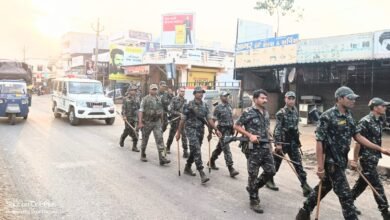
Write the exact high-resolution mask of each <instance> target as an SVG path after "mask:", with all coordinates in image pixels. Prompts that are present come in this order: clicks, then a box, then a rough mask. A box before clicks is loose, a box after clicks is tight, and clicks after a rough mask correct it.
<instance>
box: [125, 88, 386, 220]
mask: <svg viewBox="0 0 390 220" xmlns="http://www.w3.org/2000/svg"><path fill="white" fill-rule="evenodd" d="M137 89H138V87H137V86H131V87H130V88H129V91H128V96H127V97H126V98H125V100H124V102H123V106H122V116H123V119H124V121H125V129H124V131H123V134H122V136H121V138H120V146H121V147H123V146H124V140H125V138H126V137H127V136H131V137H132V139H133V147H132V150H133V151H135V152H139V151H140V150H139V149H138V147H137V142H138V140H139V135H138V131H139V130H141V131H142V144H141V157H140V159H141V161H144V162H146V161H147V158H146V146H147V143H148V139H149V136H150V134H151V132H153V134H154V137H155V140H156V145H157V149H158V156H159V161H160V165H164V164H168V163H170V160H168V159H167V158H166V155H167V154H169V153H170V151H171V145H172V143H173V140H174V139H176V141H179V140H180V138H181V140H182V148H183V157H184V158H187V162H186V164H185V167H184V173H185V174H187V175H190V176H196V173H195V172H194V171H193V170H192V168H191V167H192V164H193V163H195V166H196V169H197V170H198V172H199V175H200V178H201V183H202V184H205V183H206V182H207V181H209V178H208V177H207V176H206V174H205V172H204V171H203V169H204V166H203V162H202V156H201V155H202V154H201V145H202V142H203V137H204V131H205V127H206V128H207V129H208V136H207V139H208V141H209V145H210V140H211V138H212V134H215V135H216V136H218V138H219V142H218V145H217V146H216V148H215V150H214V151H213V152H212V154H211V152H210V146H209V158H208V159H207V161H208V162H207V166H208V168H209V169H214V170H218V169H219V168H218V167H217V166H216V164H215V161H216V160H217V158H218V156H219V155H220V154H221V153H222V152H223V153H224V158H225V162H226V165H227V167H228V170H229V174H230V176H231V177H235V176H237V175H238V174H239V173H238V171H237V170H235V169H234V168H233V159H232V154H231V151H230V147H229V142H230V141H232V140H240V145H239V146H240V147H241V150H242V152H243V153H244V154H245V156H246V158H247V170H248V185H247V187H246V190H247V192H248V194H249V200H250V208H251V209H252V210H253V211H255V212H257V213H263V209H262V207H261V205H260V198H259V195H258V192H259V189H260V188H262V187H263V186H267V187H268V188H270V189H272V190H278V187H277V186H276V185H275V182H274V180H273V177H274V175H275V174H276V172H277V171H278V170H279V167H280V164H281V162H282V161H283V160H286V161H287V163H288V164H289V166H290V167H291V169H292V170H293V172H294V173H295V174H296V176H297V178H298V180H299V181H300V183H301V187H302V192H303V195H304V196H305V197H307V199H306V201H305V202H304V204H303V207H302V208H301V209H300V210H299V212H298V214H297V216H296V219H297V220H306V219H310V214H311V212H312V211H313V210H314V208H315V207H316V206H317V211H316V215H317V216H316V217H317V218H318V214H319V204H320V201H321V199H322V198H324V197H325V195H326V194H327V193H328V192H329V191H330V190H332V189H333V191H334V192H335V193H336V195H337V196H338V197H339V201H340V204H341V207H342V212H343V216H344V218H345V219H351V220H352V219H353V220H354V219H358V215H359V214H360V211H359V210H358V209H357V208H356V207H355V206H354V200H356V199H357V197H358V196H359V195H360V194H361V193H362V192H363V191H364V190H365V188H366V187H367V186H370V187H371V189H372V190H373V192H374V198H375V200H376V202H377V204H378V209H379V210H380V212H381V214H382V216H383V218H384V219H387V220H389V219H390V213H389V211H388V208H389V205H388V202H387V198H386V196H385V193H384V188H383V186H382V183H381V181H380V179H379V175H378V173H377V171H376V167H377V165H378V161H379V159H380V158H381V155H382V153H383V154H385V155H390V151H389V150H386V149H385V148H383V147H381V144H382V143H381V139H382V129H383V125H384V120H383V116H384V114H385V112H386V106H387V105H388V104H389V103H387V102H385V101H384V100H382V99H380V98H373V99H372V100H371V101H370V102H369V104H368V107H369V109H370V113H369V114H368V115H367V116H365V117H363V118H362V119H361V120H360V121H359V122H358V123H355V121H354V119H353V118H352V114H351V109H352V108H353V107H354V103H355V101H356V99H357V98H358V97H359V96H358V95H356V94H355V93H354V92H353V91H352V90H351V89H350V88H348V87H345V86H343V87H340V88H338V89H337V90H336V92H335V101H336V104H335V105H334V106H333V107H332V108H330V109H328V110H327V111H325V112H324V113H323V114H322V115H321V116H320V119H319V122H318V125H317V129H316V132H315V134H316V141H317V145H316V154H317V175H318V177H319V179H320V182H319V184H318V185H317V186H316V187H314V189H312V188H311V187H310V186H309V185H308V183H307V181H306V176H307V174H306V172H305V171H304V169H303V166H302V157H301V156H302V151H301V149H300V148H301V143H300V141H299V130H298V111H297V109H296V107H295V105H296V95H295V93H294V92H292V91H289V92H287V93H285V99H284V101H285V106H284V107H283V108H281V109H280V110H279V111H278V112H277V113H276V125H275V128H274V131H273V135H271V130H270V118H269V113H268V111H267V109H266V104H267V102H268V100H267V98H268V94H267V92H266V91H265V90H263V89H259V90H256V91H254V93H253V103H254V105H253V106H252V107H249V108H247V109H246V110H245V111H244V112H243V113H242V115H241V116H240V117H239V118H238V120H237V121H236V122H233V113H232V107H231V105H230V104H229V101H228V100H229V99H228V97H229V95H230V94H229V93H228V92H222V93H221V94H220V101H221V102H220V103H217V104H216V106H215V109H214V112H213V113H212V112H211V110H210V108H209V106H208V105H207V104H206V103H205V102H203V101H202V99H203V95H204V93H205V90H203V89H202V88H201V87H196V88H195V89H194V91H193V95H194V99H193V100H191V101H189V102H187V100H186V99H185V98H184V95H185V90H184V88H180V89H179V90H178V91H177V96H175V97H174V96H173V94H172V92H171V91H169V92H168V87H167V85H166V83H165V82H164V81H161V82H160V84H159V86H158V85H156V84H152V85H150V87H149V94H148V95H147V96H145V97H143V98H142V100H141V99H140V97H139V96H137ZM216 122H217V123H216ZM168 123H169V124H170V130H169V137H168V140H167V143H166V145H164V141H163V132H164V131H165V130H166V128H167V125H168ZM235 132H236V135H237V133H240V134H242V137H240V138H235V136H233V135H234V133H235ZM351 138H354V139H355V141H356V142H357V143H356V146H355V148H354V157H353V159H352V160H348V152H349V150H350V144H351ZM271 143H274V146H275V147H274V148H273V147H272V144H271ZM178 150H179V148H178ZM188 150H189V151H188ZM178 153H179V152H178ZM286 154H287V155H288V157H289V159H287V158H286ZM179 157H180V156H179ZM179 161H180V160H179ZM348 165H349V166H350V168H352V169H354V170H356V171H357V172H358V173H359V174H360V177H359V179H358V180H357V182H356V184H355V186H354V187H353V188H352V190H351V189H350V187H349V184H348V182H347V178H346V174H345V170H346V168H347V166H348ZM260 168H262V169H263V172H262V173H261V174H260V175H259V170H260ZM179 169H180V168H179ZM179 175H180V170H179Z"/></svg>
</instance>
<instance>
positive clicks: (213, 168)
mask: <svg viewBox="0 0 390 220" xmlns="http://www.w3.org/2000/svg"><path fill="white" fill-rule="evenodd" d="M209 164H210V168H211V169H212V170H219V168H218V167H217V166H216V165H215V160H214V159H213V158H211V160H210V162H207V166H209Z"/></svg>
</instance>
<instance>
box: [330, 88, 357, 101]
mask: <svg viewBox="0 0 390 220" xmlns="http://www.w3.org/2000/svg"><path fill="white" fill-rule="evenodd" d="M334 97H335V98H338V97H347V98H348V99H353V100H354V99H357V98H359V97H360V96H359V95H356V94H355V93H354V92H353V90H352V89H350V88H349V87H346V86H342V87H340V88H338V89H337V90H336V92H335V93H334Z"/></svg>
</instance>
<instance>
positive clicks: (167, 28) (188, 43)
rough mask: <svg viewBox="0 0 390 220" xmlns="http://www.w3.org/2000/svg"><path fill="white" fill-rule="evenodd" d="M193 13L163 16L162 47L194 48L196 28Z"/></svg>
mask: <svg viewBox="0 0 390 220" xmlns="http://www.w3.org/2000/svg"><path fill="white" fill-rule="evenodd" d="M194 18H195V16H194V14H193V13H180V14H166V15H163V16H162V33H161V48H193V47H194V44H195V29H194V26H195V25H194V23H195V22H194V21H195V19H194Z"/></svg>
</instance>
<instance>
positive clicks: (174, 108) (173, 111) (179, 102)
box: [167, 88, 188, 158]
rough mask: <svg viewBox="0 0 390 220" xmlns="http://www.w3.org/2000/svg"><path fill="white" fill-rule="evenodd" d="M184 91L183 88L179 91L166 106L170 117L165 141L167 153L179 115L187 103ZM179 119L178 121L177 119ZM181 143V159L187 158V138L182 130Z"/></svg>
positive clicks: (177, 124)
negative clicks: (169, 126)
mask: <svg viewBox="0 0 390 220" xmlns="http://www.w3.org/2000/svg"><path fill="white" fill-rule="evenodd" d="M184 93H185V90H184V88H180V89H179V94H178V95H177V96H176V97H173V98H172V100H171V103H170V104H169V106H168V110H169V113H170V115H171V120H175V121H172V122H171V128H170V129H169V137H168V141H167V153H168V154H169V153H170V149H171V145H172V142H173V138H174V136H175V134H176V131H177V128H178V127H179V123H180V115H181V113H182V112H183V106H184V104H186V103H187V100H186V99H185V98H184ZM177 117H179V119H177ZM181 136H182V137H181V142H182V147H183V157H184V158H188V146H187V136H186V133H185V131H184V130H181Z"/></svg>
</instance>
